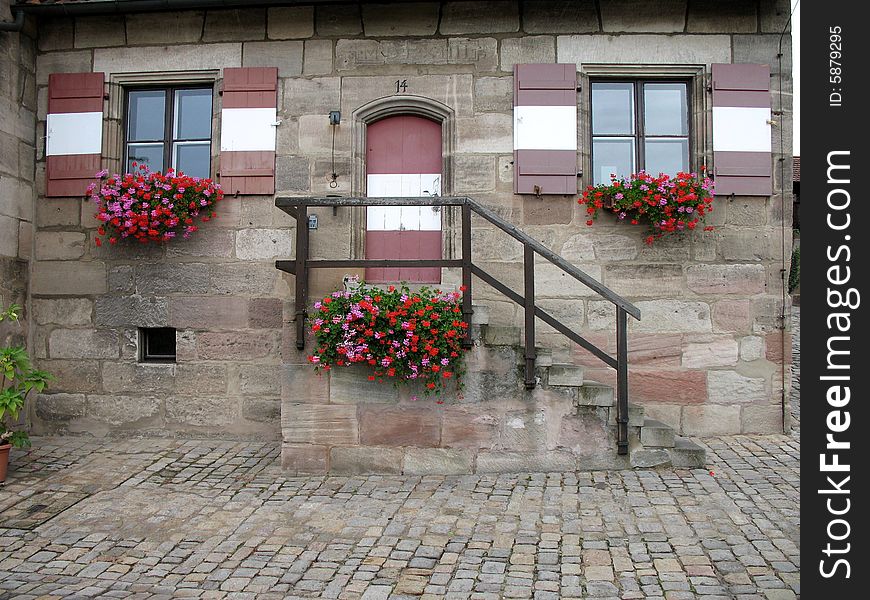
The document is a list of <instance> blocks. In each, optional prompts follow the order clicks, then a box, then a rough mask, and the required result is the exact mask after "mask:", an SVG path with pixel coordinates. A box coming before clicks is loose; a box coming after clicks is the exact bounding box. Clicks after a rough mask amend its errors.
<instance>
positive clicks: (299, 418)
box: [281, 402, 360, 446]
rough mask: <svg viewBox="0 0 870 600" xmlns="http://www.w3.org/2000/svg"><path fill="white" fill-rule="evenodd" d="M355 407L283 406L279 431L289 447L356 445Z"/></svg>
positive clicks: (285, 404)
mask: <svg viewBox="0 0 870 600" xmlns="http://www.w3.org/2000/svg"><path fill="white" fill-rule="evenodd" d="M356 410H357V409H356V406H331V405H324V406H321V405H316V404H290V403H286V402H285V403H284V404H283V405H282V407H281V429H282V431H283V436H284V442H285V443H290V444H323V445H327V446H335V445H355V444H359V439H360V436H359V424H358V422H357V416H356Z"/></svg>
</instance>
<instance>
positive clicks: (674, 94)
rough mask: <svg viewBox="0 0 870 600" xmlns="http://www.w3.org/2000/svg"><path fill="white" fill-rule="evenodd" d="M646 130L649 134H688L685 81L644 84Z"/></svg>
mask: <svg viewBox="0 0 870 600" xmlns="http://www.w3.org/2000/svg"><path fill="white" fill-rule="evenodd" d="M643 118H644V131H645V133H646V134H647V135H688V134H689V111H688V103H687V100H686V84H684V83H647V84H645V85H644V86H643Z"/></svg>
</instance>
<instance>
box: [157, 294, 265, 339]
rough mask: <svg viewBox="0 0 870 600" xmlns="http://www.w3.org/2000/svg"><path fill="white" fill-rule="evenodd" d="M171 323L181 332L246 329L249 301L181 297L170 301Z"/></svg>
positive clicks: (228, 298) (229, 298) (220, 297)
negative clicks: (190, 330) (189, 330)
mask: <svg viewBox="0 0 870 600" xmlns="http://www.w3.org/2000/svg"><path fill="white" fill-rule="evenodd" d="M166 312H167V313H168V315H167V320H168V323H169V325H170V326H171V327H175V328H177V329H207V330H212V331H213V330H221V329H244V328H246V327H247V325H248V301H247V300H246V299H245V298H239V297H233V296H218V297H214V296H180V297H173V298H171V299H170V300H169V301H168V310H167V311H166Z"/></svg>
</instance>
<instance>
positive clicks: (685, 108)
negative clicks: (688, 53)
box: [590, 79, 692, 184]
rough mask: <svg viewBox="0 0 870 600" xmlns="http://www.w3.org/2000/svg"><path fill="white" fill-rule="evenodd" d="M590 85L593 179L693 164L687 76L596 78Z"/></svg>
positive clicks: (682, 168) (681, 168)
mask: <svg viewBox="0 0 870 600" xmlns="http://www.w3.org/2000/svg"><path fill="white" fill-rule="evenodd" d="M590 87H591V113H592V122H591V131H592V146H591V147H592V178H593V183H595V184H599V183H609V182H610V179H611V175H616V176H617V177H625V176H628V175H631V174H632V173H636V172H638V171H640V170H645V171H646V172H648V173H652V174H654V175H658V174H659V173H666V174H668V175H672V176H673V175H675V174H676V173H678V172H680V171H689V170H690V169H691V158H690V157H691V147H692V143H691V136H692V129H691V114H692V109H691V92H690V87H691V86H690V82H689V81H686V80H662V79H651V80H644V79H633V80H622V79H619V80H617V79H600V80H593V81H592V82H591V85H590Z"/></svg>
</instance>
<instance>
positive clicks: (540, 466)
mask: <svg viewBox="0 0 870 600" xmlns="http://www.w3.org/2000/svg"><path fill="white" fill-rule="evenodd" d="M576 466H577V462H576V460H575V458H574V457H573V456H572V455H571V453H569V452H557V451H551V452H546V453H543V454H529V453H525V452H505V451H502V450H498V451H493V452H480V453H479V454H478V455H477V468H476V469H475V472H476V473H541V472H545V473H546V472H565V471H573V470H574V469H575V468H576Z"/></svg>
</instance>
